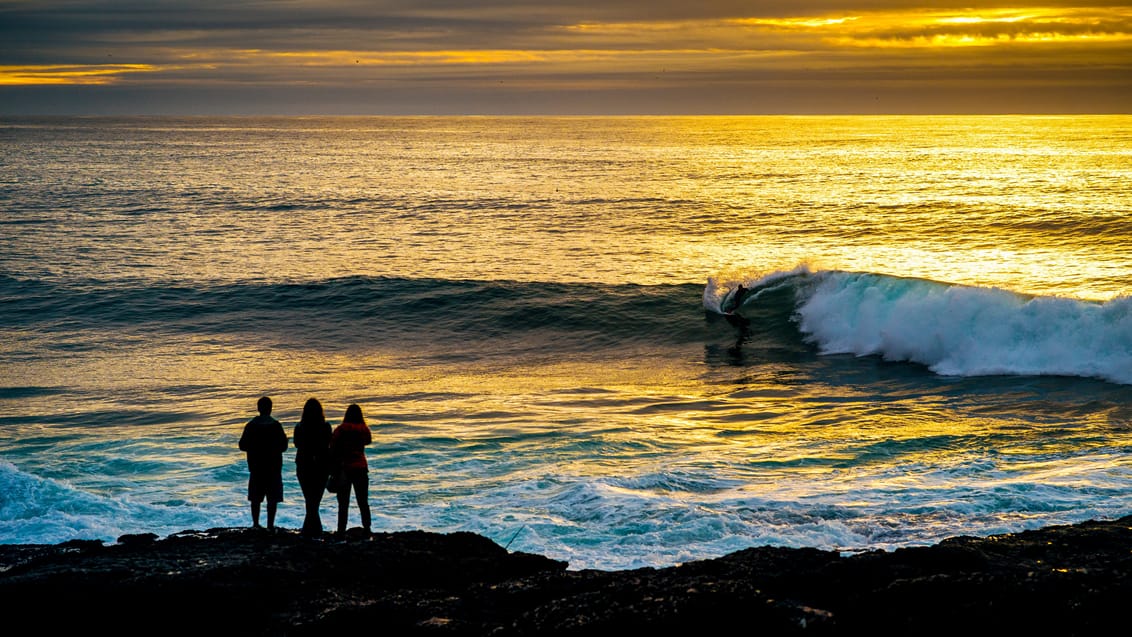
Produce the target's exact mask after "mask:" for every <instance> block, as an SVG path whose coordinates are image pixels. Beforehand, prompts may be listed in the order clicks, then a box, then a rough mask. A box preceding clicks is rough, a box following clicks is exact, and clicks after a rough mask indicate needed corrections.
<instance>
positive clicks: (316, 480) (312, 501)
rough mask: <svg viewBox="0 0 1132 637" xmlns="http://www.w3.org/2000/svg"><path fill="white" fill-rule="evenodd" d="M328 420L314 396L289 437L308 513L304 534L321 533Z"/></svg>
mask: <svg viewBox="0 0 1132 637" xmlns="http://www.w3.org/2000/svg"><path fill="white" fill-rule="evenodd" d="M330 436H331V430H330V423H328V422H326V414H325V412H324V411H323V410H322V403H320V402H318V399H317V398H311V399H309V400H307V402H306V404H305V405H303V415H302V418H301V419H300V420H299V424H297V425H295V432H294V434H293V436H292V440H293V441H294V444H295V476H296V477H297V478H298V479H299V487H300V488H302V490H303V499H304V500H305V501H306V505H307V513H306V517H304V518H303V531H302V533H303V535H306V536H311V537H319V536H321V535H322V516H320V515H319V512H318V507H319V506H320V505H321V504H322V493H323V489H324V488H325V487H326V478H327V476H329V475H330Z"/></svg>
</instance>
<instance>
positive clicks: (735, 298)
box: [720, 283, 751, 355]
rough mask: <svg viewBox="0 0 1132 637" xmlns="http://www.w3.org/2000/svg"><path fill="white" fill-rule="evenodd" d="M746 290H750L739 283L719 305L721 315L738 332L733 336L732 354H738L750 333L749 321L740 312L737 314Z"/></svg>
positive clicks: (745, 295)
mask: <svg viewBox="0 0 1132 637" xmlns="http://www.w3.org/2000/svg"><path fill="white" fill-rule="evenodd" d="M748 292H750V290H749V289H748V288H747V287H746V286H744V285H743V284H742V283H740V284H739V285H738V286H737V287H736V288H735V291H734V292H733V293H731V295H730V296H729V297H728V298H725V299H724V300H723V303H722V304H721V307H720V309H721V310H723V317H724V318H726V319H727V322H728V323H730V324H731V326H732V327H734V328H735V329H736V331H737V332H738V334H737V335H736V337H735V345H734V346H733V347H732V348H731V350H730V352H731V354H732V355H738V354H739V352H740V348H741V347H742V346H743V341H745V340H747V337H748V336H750V334H751V331H750V329H748V328H749V326H750V325H751V321H750V320H748V319H747V317H745V316H743V315H742V314H739V307H740V306H742V305H743V300H744V299H745V298H746V297H747V293H748Z"/></svg>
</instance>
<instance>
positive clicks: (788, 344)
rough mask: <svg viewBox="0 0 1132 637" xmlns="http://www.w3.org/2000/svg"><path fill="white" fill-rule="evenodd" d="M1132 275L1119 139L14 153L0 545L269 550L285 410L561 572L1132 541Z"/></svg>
mask: <svg viewBox="0 0 1132 637" xmlns="http://www.w3.org/2000/svg"><path fill="white" fill-rule="evenodd" d="M1130 250H1132V116H1095V117H1094V116H1066V117H741V118H726V117H707V118H695V117H688V118H579V117H574V118H549V117H545V118H519V117H507V118H492V117H452V118H444V117H422V118H394V117H374V118H267V119H259V118H120V119H114V118H6V119H0V543H56V542H62V541H65V540H69V539H74V538H94V539H102V540H105V541H108V542H113V541H114V540H115V539H116V538H117V537H118V536H119V535H122V534H125V533H141V532H153V533H157V534H158V535H167V534H171V533H175V532H178V531H181V530H185V529H207V528H212V527H219V526H245V525H248V524H250V516H249V513H248V506H247V502H246V500H245V494H246V479H247V469H246V466H245V462H244V458H243V456H242V454H241V453H240V452H239V450H238V449H237V447H236V443H237V440H238V438H239V436H240V432H241V430H242V426H243V424H244V423H245V422H246V421H247V420H249V419H250V418H252V417H253V416H254V415H255V403H256V400H257V399H258V398H259V397H260V396H261V395H268V396H270V397H272V398H273V400H274V402H275V412H274V414H273V415H275V416H276V417H277V418H279V419H280V420H281V421H282V422H283V423H284V425H285V427H286V429H287V431H288V433H290V431H291V429H292V428H293V426H294V424H295V422H296V421H297V420H298V417H299V412H300V410H301V407H302V405H303V402H304V401H305V400H306V399H307V398H309V397H317V398H319V399H320V400H321V401H322V402H323V404H324V405H325V407H326V411H327V417H328V419H329V420H330V421H331V422H332V423H337V422H339V421H340V420H341V417H342V413H343V411H344V410H345V408H346V406H347V405H349V404H350V403H358V404H359V405H361V407H362V409H363V412H364V414H365V417H366V419H367V422H368V423H369V424H370V426H371V428H372V429H373V432H374V437H375V442H374V444H373V446H372V447H370V448H369V450H368V457H369V464H370V479H371V486H370V501H371V503H372V505H373V508H374V529H375V530H376V531H397V530H406V529H424V530H429V531H438V532H452V531H473V532H476V533H481V534H483V535H486V536H488V537H490V538H492V539H493V540H495V541H496V542H498V543H499V544H500V545H503V546H507V547H508V548H509V549H510V550H521V551H529V552H535V553H541V554H544V555H548V556H551V557H554V558H558V559H563V560H568V561H569V562H570V566H571V568H601V569H621V568H630V567H638V566H665V565H671V564H677V563H681V562H684V561H688V560H692V559H698V558H707V557H715V556H719V555H722V554H725V553H728V552H731V551H735V550H738V549H742V548H746V547H750V546H758V545H766V544H770V545H778V546H795V547H796V546H814V547H819V548H823V549H834V550H840V551H844V552H855V551H863V550H870V549H892V548H895V547H901V546H911V545H922V544H927V543H933V542H936V541H938V540H940V539H942V538H945V537H949V536H953V535H959V534H969V535H988V534H995V533H1003V532H1010V531H1018V530H1023V529H1030V528H1035V527H1040V526H1045V525H1050V524H1062V523H1071V522H1077V521H1081V520H1085V519H1090V518H1114V517H1117V516H1122V515H1126V514H1128V513H1129V512H1132V455H1130V452H1132V297H1130V296H1129V295H1130V294H1132V252H1130ZM740 283H742V284H745V285H747V286H749V287H750V288H751V293H750V294H749V295H748V296H747V297H746V299H745V300H744V302H743V303H742V305H741V307H740V308H739V310H738V311H737V312H736V315H733V316H725V315H723V314H722V313H721V311H720V303H721V300H722V299H723V297H724V296H725V295H727V294H729V293H731V291H732V290H734V288H735V287H736V286H737V285H738V284H740ZM292 460H293V450H288V452H287V453H286V455H285V465H284V466H285V472H284V478H285V502H284V503H283V504H282V505H281V508H280V512H279V523H280V524H281V525H282V526H284V527H288V528H298V527H299V526H300V525H301V520H302V511H303V506H302V495H301V492H300V491H299V488H298V485H297V482H296V480H295V478H294V472H293V466H294V465H293V462H292ZM336 510H337V507H336V504H334V503H332V502H331V501H330V500H324V502H323V508H322V513H323V522H324V524H325V525H326V526H327V527H328V528H330V527H331V525H332V524H333V520H334V516H335V513H336ZM350 515H351V525H357V524H358V523H359V522H358V517H357V509H356V507H351V514H350Z"/></svg>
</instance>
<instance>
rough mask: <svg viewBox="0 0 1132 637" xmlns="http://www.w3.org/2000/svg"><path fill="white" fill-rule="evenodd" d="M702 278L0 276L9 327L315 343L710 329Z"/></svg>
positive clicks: (638, 336)
mask: <svg viewBox="0 0 1132 637" xmlns="http://www.w3.org/2000/svg"><path fill="white" fill-rule="evenodd" d="M698 294H699V286H697V285H690V284H689V285H657V286H647V285H602V284H575V283H570V284H566V283H538V282H534V283H532V282H511V281H457V280H446V279H405V278H386V277H366V276H352V277H343V278H336V279H329V280H323V281H314V282H304V283H267V282H251V283H238V284H229V283H225V284H216V285H203V286H197V287H189V286H181V285H176V284H154V283H152V282H139V281H127V282H121V281H83V282H80V283H69V284H66V285H63V284H56V283H52V282H48V281H40V280H21V279H16V278H13V277H6V276H0V304H2V306H3V310H4V311H3V318H2V319H0V327H20V328H34V329H35V330H37V331H43V332H61V331H70V330H76V329H100V330H108V329H127V330H131V331H135V332H141V333H152V332H164V331H174V332H188V333H206V334H234V335H241V336H244V337H249V338H250V337H256V336H260V337H264V338H268V339H270V340H274V341H275V342H276V343H282V344H288V343H291V344H294V345H295V346H299V347H303V346H313V347H317V348H332V349H333V348H353V347H358V346H365V345H382V344H391V345H396V346H402V345H406V344H407V343H418V344H419V343H427V342H429V341H433V340H436V339H438V338H439V339H443V340H444V341H445V342H446V343H448V344H449V345H451V344H453V343H457V344H458V343H459V342H460V341H464V342H467V343H468V344H469V347H470V346H471V344H472V343H473V342H474V343H476V344H483V343H484V342H486V341H492V340H496V341H509V342H512V343H513V342H515V341H516V340H519V341H525V342H526V341H529V343H530V345H531V346H532V347H534V346H541V347H547V346H549V347H552V348H555V349H566V350H579V351H581V350H586V349H592V348H594V347H610V346H618V345H625V344H634V343H636V344H642V343H651V344H660V345H663V344H666V343H667V344H673V343H675V344H681V343H693V342H697V341H700V340H702V339H703V338H704V337H705V330H709V329H710V328H709V327H707V326H705V322H704V320H703V315H702V311H701V310H700V309H699V308H698V307H697V305H696V303H695V299H696V296H697V295H698Z"/></svg>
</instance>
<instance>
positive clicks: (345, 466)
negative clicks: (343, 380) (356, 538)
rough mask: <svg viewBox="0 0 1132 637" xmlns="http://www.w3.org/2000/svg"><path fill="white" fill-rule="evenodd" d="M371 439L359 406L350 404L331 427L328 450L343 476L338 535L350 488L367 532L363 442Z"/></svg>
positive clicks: (343, 526) (366, 470)
mask: <svg viewBox="0 0 1132 637" xmlns="http://www.w3.org/2000/svg"><path fill="white" fill-rule="evenodd" d="M372 442H373V435H372V434H371V433H370V430H369V427H368V426H366V421H365V418H363V417H362V408H361V407H359V406H357V405H350V406H349V407H347V408H346V415H345V416H344V417H343V418H342V424H340V425H338V427H337V428H336V429H335V430H334V434H333V435H332V436H331V438H330V453H331V456H332V457H333V458H334V461H335V462H336V463H337V465H338V467H337V470H339V471H341V472H342V474H343V475H344V478H345V479H344V480H343V481H342V484H341V485H340V486H339V487H338V489H337V492H338V535H340V536H341V535H344V534H345V533H346V521H347V518H348V516H349V507H350V489H351V488H353V490H354V494H355V497H356V498H357V500H358V511H359V513H361V516H362V526H363V527H365V530H366V532H367V533H368V532H370V531H371V529H370V515H369V465H368V464H367V463H366V450H365V447H366V445H368V444H370V443H372Z"/></svg>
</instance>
